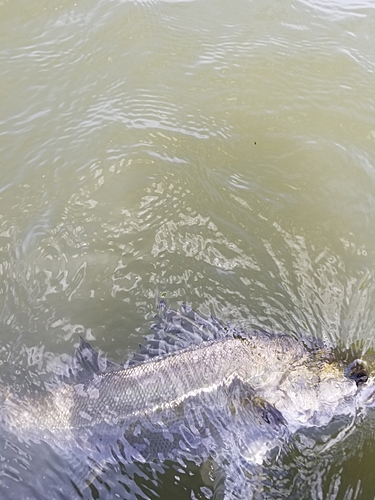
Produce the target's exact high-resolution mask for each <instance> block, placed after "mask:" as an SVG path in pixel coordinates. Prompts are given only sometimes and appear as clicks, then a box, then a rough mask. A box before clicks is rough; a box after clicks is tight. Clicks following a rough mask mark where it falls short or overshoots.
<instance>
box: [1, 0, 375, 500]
mask: <svg viewBox="0 0 375 500" xmlns="http://www.w3.org/2000/svg"><path fill="white" fill-rule="evenodd" d="M374 32H375V10H374V5H373V3H372V2H370V1H366V0H348V1H335V0H330V1H328V2H323V1H320V0H318V1H314V2H312V1H310V0H295V1H292V2H287V1H279V2H276V3H275V2H269V1H258V0H254V1H247V0H234V1H233V2H231V3H230V4H229V3H227V2H224V1H222V0H219V1H215V2H213V1H211V0H208V1H204V2H203V1H201V0H195V1H158V0H152V1H151V0H150V1H148V0H145V1H130V0H127V1H121V0H112V1H111V2H108V1H106V2H104V1H102V0H95V1H92V0H91V1H85V0H83V1H82V2H74V1H71V0H67V1H65V2H56V1H49V2H42V1H40V0H31V1H28V2H23V1H21V0H15V1H12V2H8V1H1V2H0V41H1V44H0V47H1V49H0V70H1V75H2V84H1V89H2V113H1V116H0V150H1V159H2V168H1V169H0V207H1V209H0V252H1V260H0V277H1V281H0V293H1V295H0V318H1V325H2V335H1V342H0V381H1V384H2V386H3V387H4V390H3V391H2V392H3V395H2V398H6V397H7V394H8V392H9V391H10V390H11V392H14V393H16V394H18V395H19V396H20V398H21V396H24V397H26V396H27V395H28V394H31V393H33V391H34V390H36V389H37V390H43V388H44V386H47V387H50V384H51V383H52V385H53V381H54V380H55V377H56V376H59V375H61V373H62V372H64V373H65V370H66V369H67V366H69V363H70V361H71V355H72V353H73V352H74V346H77V343H78V340H79V335H81V336H83V337H84V338H85V339H86V340H88V341H90V342H94V343H95V346H96V347H98V348H101V349H102V350H103V351H104V352H105V353H108V356H109V358H111V359H113V360H114V361H116V362H118V363H123V362H126V361H127V360H128V359H129V355H130V353H132V352H134V351H137V350H138V343H139V342H143V335H145V334H147V333H149V326H150V324H151V323H152V321H153V317H154V315H155V312H156V309H157V305H158V304H159V301H160V299H161V298H165V299H166V300H167V302H168V305H169V306H171V307H173V308H175V309H178V307H179V306H180V305H181V303H182V302H186V303H188V304H190V305H191V306H192V307H194V308H195V309H196V310H198V311H199V312H201V313H202V314H205V315H207V316H209V315H210V314H214V316H215V317H217V318H219V319H220V320H222V321H223V322H224V323H229V324H230V325H233V326H235V327H236V328H238V329H242V330H243V331H246V332H250V331H252V330H253V329H266V330H268V331H277V332H286V333H292V334H293V335H300V334H301V335H302V337H305V338H307V337H308V338H311V337H317V338H319V339H321V340H322V341H323V342H324V343H325V344H326V345H327V346H330V347H332V348H334V349H335V350H334V353H335V356H337V357H338V359H339V360H341V361H342V362H343V363H347V362H350V361H352V360H353V359H355V358H356V357H361V356H364V357H366V356H367V357H370V358H371V355H372V354H373V351H374V349H375V346H374V336H373V330H374V326H375V315H374V312H373V307H372V304H373V303H374V299H375V281H374V272H373V264H374V256H375V243H374V241H375V240H374V238H373V231H372V228H373V227H374V220H373V219H374V213H375V197H374V182H375V169H374V165H375V156H374V145H375V125H374V119H373V116H374V109H375V101H374V97H373V89H374V88H375V82H374V74H375V73H374V70H375V55H374V50H373V35H372V34H373V33H374ZM51 381H52V382H51ZM359 413H360V412H359ZM336 424H337V428H335V427H334V426H333V427H332V428H331V427H328V428H327V429H326V431H325V434H324V433H323V434H324V435H316V434H314V433H312V434H308V433H307V434H303V433H300V434H298V433H297V435H295V436H293V437H292V439H291V440H290V441H288V444H284V445H283V446H282V447H281V451H280V453H275V455H274V456H271V457H269V458H268V459H267V460H269V463H268V462H267V463H265V464H261V463H257V466H256V467H255V466H254V467H253V468H252V469H251V470H248V471H247V472H246V474H245V475H247V476H249V477H250V479H249V481H248V483H247V485H248V486H246V488H247V491H246V493H247V495H248V496H249V498H251V497H254V498H286V497H288V498H298V499H299V498H301V491H306V492H308V493H306V495H307V494H308V495H309V496H308V497H306V498H328V497H329V498H337V499H339V498H345V499H347V500H349V499H350V500H354V499H360V498H372V496H373V486H372V485H373V482H372V474H371V468H370V466H369V464H370V463H372V462H373V459H374V446H373V443H374V436H373V431H372V427H373V422H372V417H371V416H370V414H369V415H366V418H364V417H363V418H362V415H361V414H359V415H357V418H356V420H355V422H354V424H353V425H352V427H350V423H349V422H348V421H343V422H341V421H340V422H336ZM340 426H342V427H343V428H345V429H346V428H347V427H348V426H349V427H350V429H351V431H350V432H348V433H347V434H348V435H345V439H339V438H337V436H339V437H340V436H341V434H340V428H341V427H340ZM223 429H225V427H223ZM237 431H238V433H237V434H236V432H237ZM240 431H241V429H240V426H239V427H238V429H237V430H236V432H233V433H232V434H231V433H230V432H228V433H227V439H228V446H229V448H228V449H230V450H232V449H233V447H234V448H235V446H234V445H233V446H232V445H231V444H229V443H231V439H235V438H236V436H237V437H238V439H240V437H241V432H240ZM0 434H1V435H0V438H1V443H2V444H1V453H0V458H1V461H0V462H1V464H2V465H1V467H0V496H4V498H7V499H8V498H9V499H11V498H14V499H16V498H17V499H18V498H25V499H26V498H29V499H30V500H31V499H32V500H35V499H38V500H40V499H42V498H52V497H53V498H61V499H64V498H71V497H72V495H73V496H74V495H77V498H80V494H79V493H78V492H81V495H82V496H81V498H82V497H83V498H95V499H96V498H101V499H104V498H112V497H113V495H114V494H115V493H116V494H118V495H119V497H120V498H132V495H133V497H134V495H136V492H137V491H138V493H139V491H141V492H142V495H143V496H144V497H145V498H157V497H158V496H159V497H161V498H176V497H177V496H178V497H181V498H182V497H184V495H185V497H184V498H200V499H204V498H210V495H212V494H213V490H214V488H213V483H214V482H215V481H216V482H217V483H219V484H221V483H222V476H221V475H220V472H219V473H217V470H216V472H215V466H213V469H212V468H211V469H210V468H209V467H208V471H209V473H208V475H209V476H210V474H211V476H210V480H211V482H210V481H208V482H207V481H206V482H205V481H204V480H203V479H202V476H201V471H200V468H199V467H200V464H199V467H198V465H197V464H194V463H193V462H194V460H193V461H191V460H190V461H189V460H188V461H187V462H189V463H185V462H184V463H181V464H180V463H176V462H173V461H172V462H171V463H167V464H162V465H160V467H159V465H157V464H151V465H150V464H145V465H144V466H143V465H142V466H141V465H139V466H135V465H133V466H132V465H131V464H125V463H124V461H123V460H121V457H117V458H119V460H116V459H115V458H114V457H112V458H111V459H108V460H96V459H95V460H94V458H93V460H94V461H95V463H92V464H91V465H92V481H91V482H90V481H89V479H88V478H87V477H86V476H85V477H86V479H87V480H88V482H89V484H87V481H86V482H85V484H84V485H82V484H78V483H77V484H74V485H73V484H72V483H71V479H72V478H73V477H74V473H75V470H76V469H77V470H79V465H78V464H77V463H76V462H75V461H74V460H72V462H71V463H70V465H69V460H70V459H72V456H74V453H73V454H72V455H69V453H70V451H71V450H69V449H66V448H64V449H58V450H56V449H55V448H53V446H52V447H51V446H50V445H49V444H48V440H43V439H41V441H40V442H39V443H28V442H24V441H21V442H19V440H18V439H17V437H16V436H14V435H13V434H11V433H7V432H5V431H3V430H2V431H1V433H0ZM318 434H319V433H318ZM324 436H325V437H324ZM331 440H333V441H334V445H333V446H332V447H330V448H326V447H325V446H326V444H327V442H331ZM259 449H261V445H260V444H259ZM306 450H310V451H306ZM318 450H319V453H318ZM81 458H82V457H77V456H76V457H75V459H76V460H77V461H78V462H80V459H81ZM86 458H87V457H84V459H83V462H85V460H86ZM96 458H97V457H96ZM107 458H108V457H107ZM190 458H191V457H190ZM211 465H212V464H211ZM225 465H226V470H227V471H229V472H230V471H232V472H234V476H235V477H236V470H237V469H238V468H239V467H240V465H239V461H238V460H234V461H233V463H226V464H225ZM41 470H43V474H41V473H40V471H41ZM267 471H268V472H267ZM270 471H271V472H270ZM215 473H217V474H216V476H215ZM242 474H243V475H244V473H243V472H242ZM229 475H230V474H229ZM133 476H134V477H133ZM132 488H133V489H134V490H132ZM233 491H234V490H233ZM108 495H109V497H108ZM111 495H112V497H111ZM267 495H268V496H267ZM285 495H286V496H285Z"/></svg>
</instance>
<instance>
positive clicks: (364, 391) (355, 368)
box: [345, 358, 375, 408]
mask: <svg viewBox="0 0 375 500" xmlns="http://www.w3.org/2000/svg"><path fill="white" fill-rule="evenodd" d="M345 376H346V377H347V378H348V379H350V380H354V382H355V383H356V384H357V387H358V392H359V395H360V400H361V402H362V404H363V405H364V406H365V407H367V408H375V358H374V359H372V358H371V359H369V360H368V361H364V360H363V359H355V360H354V361H352V362H351V363H350V365H349V366H348V367H347V369H346V370H345Z"/></svg>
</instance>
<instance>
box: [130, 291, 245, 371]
mask: <svg viewBox="0 0 375 500" xmlns="http://www.w3.org/2000/svg"><path fill="white" fill-rule="evenodd" d="M158 309H159V310H158V314H157V316H156V317H155V323H154V324H153V325H152V326H151V329H152V330H153V333H152V334H150V335H146V336H145V342H144V344H140V346H139V347H140V349H139V351H138V352H137V353H135V354H133V357H132V358H131V359H130V360H129V361H128V362H127V363H126V365H127V366H129V365H135V364H139V363H141V362H143V361H146V360H147V359H150V358H154V357H156V356H162V355H165V354H170V353H172V352H175V351H179V350H181V349H185V348H186V347H189V346H191V345H199V344H201V343H202V342H209V341H212V340H218V339H223V338H227V337H234V336H240V335H241V332H239V331H236V330H235V329H234V328H231V327H230V326H228V325H224V324H223V323H221V322H219V321H218V320H217V319H216V318H214V317H213V316H211V318H210V319H207V318H205V317H203V316H201V315H200V314H199V313H197V312H196V311H194V309H191V308H190V307H188V306H186V305H185V304H184V305H183V306H182V312H181V313H180V312H177V311H173V310H171V309H168V307H167V306H166V304H165V302H164V301H161V302H160V304H159V308H158Z"/></svg>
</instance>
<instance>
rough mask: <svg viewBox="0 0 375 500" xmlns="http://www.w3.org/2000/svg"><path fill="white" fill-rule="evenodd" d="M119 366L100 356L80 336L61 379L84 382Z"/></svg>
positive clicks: (68, 381) (69, 381)
mask: <svg viewBox="0 0 375 500" xmlns="http://www.w3.org/2000/svg"><path fill="white" fill-rule="evenodd" d="M121 368H122V366H120V365H117V364H116V363H113V362H112V361H109V360H108V359H107V358H106V357H105V356H102V355H101V354H100V353H99V352H98V351H97V350H95V349H94V348H93V347H91V345H90V344H89V343H88V342H86V340H84V339H83V338H82V337H81V336H80V337H79V346H78V348H77V349H76V351H75V353H74V356H73V358H72V363H71V366H69V369H68V374H67V375H64V376H63V380H64V382H66V383H79V382H84V381H85V380H87V379H88V378H90V377H92V376H93V375H99V374H100V373H107V372H111V371H115V370H119V369H121Z"/></svg>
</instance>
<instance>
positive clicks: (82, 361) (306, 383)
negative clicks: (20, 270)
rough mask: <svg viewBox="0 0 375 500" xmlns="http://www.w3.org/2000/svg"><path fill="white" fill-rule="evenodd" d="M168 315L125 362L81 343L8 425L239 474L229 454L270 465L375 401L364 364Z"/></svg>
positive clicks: (91, 449)
mask: <svg viewBox="0 0 375 500" xmlns="http://www.w3.org/2000/svg"><path fill="white" fill-rule="evenodd" d="M161 309H162V314H161V316H160V317H159V321H158V324H157V327H156V331H155V333H154V334H153V335H150V336H149V337H147V338H146V345H145V346H141V350H140V353H137V354H135V356H134V357H133V359H131V360H129V362H128V363H127V364H126V365H125V366H117V365H114V364H113V363H109V362H106V361H105V359H104V358H102V357H100V356H99V355H98V353H97V352H96V351H95V350H94V349H92V348H91V346H89V344H87V343H86V342H85V341H83V340H81V343H80V347H79V349H78V351H77V353H76V356H75V358H74V363H73V364H72V366H73V369H72V371H73V374H72V376H71V377H70V379H68V380H67V381H64V382H62V383H61V384H60V385H56V386H54V387H53V388H52V389H50V390H45V391H40V392H39V393H37V394H35V395H33V396H28V397H25V398H23V399H20V398H19V397H17V395H14V394H9V395H8V396H7V398H6V400H5V401H4V402H3V403H2V407H1V420H2V423H3V425H4V426H5V427H6V428H7V429H9V430H10V431H11V432H14V433H15V434H16V435H17V436H18V437H19V438H20V439H24V440H27V439H30V440H47V441H51V442H53V443H54V444H57V445H58V446H60V447H62V448H63V447H64V446H67V444H68V445H69V446H72V445H75V446H77V448H79V449H80V450H81V452H83V453H85V454H88V455H91V456H94V457H95V459H99V456H100V454H103V452H104V451H106V452H107V454H108V455H109V454H110V453H112V455H113V453H114V450H115V453H121V455H122V457H124V458H125V459H126V460H128V461H134V460H136V461H140V462H145V461H155V460H161V461H163V460H166V459H171V460H173V459H176V457H183V458H185V459H188V460H193V461H195V462H196V463H198V464H200V463H202V461H203V460H207V459H213V460H214V461H215V463H217V464H219V466H220V467H227V471H226V474H227V476H228V475H230V466H229V467H228V465H225V464H227V462H228V459H227V456H226V458H225V459H223V458H222V457H223V455H225V452H224V451H223V450H227V449H228V446H229V447H230V446H233V450H234V451H233V453H237V455H238V457H240V458H241V460H242V462H243V463H244V462H247V463H252V464H256V463H262V461H263V460H264V458H265V456H267V454H269V453H271V451H272V450H274V449H280V448H281V447H282V445H283V442H284V441H285V439H287V437H288V436H290V435H291V434H292V433H295V432H297V431H298V430H299V429H301V428H319V427H325V426H327V425H329V424H330V422H332V421H333V420H334V419H335V418H338V417H340V416H349V417H350V418H352V419H353V420H354V419H355V416H356V414H357V412H358V409H359V408H361V409H362V408H366V407H371V406H373V405H374V394H375V386H374V377H373V376H372V375H371V374H370V373H369V372H370V370H369V368H368V366H367V365H366V363H365V362H364V361H362V360H355V361H354V362H353V363H352V364H351V365H350V366H349V367H348V368H347V369H346V371H345V369H344V367H343V366H341V365H340V364H339V363H337V362H335V361H334V360H332V359H331V355H330V354H329V351H328V350H327V349H325V348H324V346H322V345H321V344H320V343H319V342H315V341H311V342H306V341H305V342H304V341H303V340H302V339H301V338H299V337H298V336H292V335H285V334H275V333H266V332H255V333H243V332H239V331H237V330H235V329H233V328H230V327H228V326H225V325H223V324H221V323H220V322H218V321H217V320H215V319H214V318H211V319H206V318H203V317H201V316H199V315H198V314H197V313H195V312H194V311H192V310H188V309H187V308H186V309H185V311H184V313H183V314H179V313H177V312H174V311H171V310H168V309H167V308H166V307H165V306H163V305H162V306H161ZM119 443H120V444H119ZM238 443H240V444H238ZM238 457H237V458H238ZM227 496H228V498H230V495H227Z"/></svg>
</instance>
